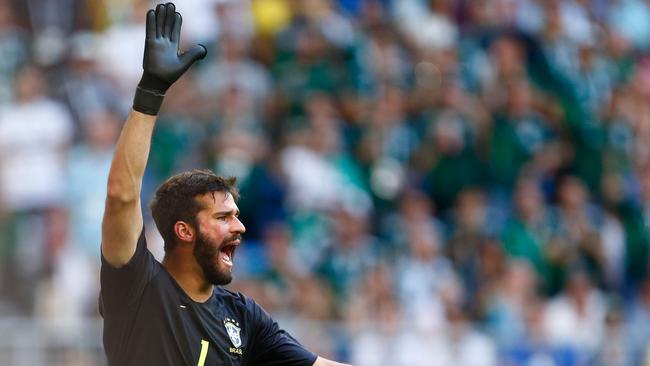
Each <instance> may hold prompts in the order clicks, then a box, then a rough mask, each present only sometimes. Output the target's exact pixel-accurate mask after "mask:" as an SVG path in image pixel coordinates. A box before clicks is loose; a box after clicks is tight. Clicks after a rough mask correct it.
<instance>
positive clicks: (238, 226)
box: [232, 217, 246, 234]
mask: <svg viewBox="0 0 650 366" xmlns="http://www.w3.org/2000/svg"><path fill="white" fill-rule="evenodd" d="M233 225H234V227H233V228H232V231H233V232H236V233H238V234H243V233H245V232H246V227H245V226H244V224H243V223H242V222H241V221H240V220H239V217H235V221H234V222H233Z"/></svg>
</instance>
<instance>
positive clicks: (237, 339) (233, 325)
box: [223, 318, 241, 348]
mask: <svg viewBox="0 0 650 366" xmlns="http://www.w3.org/2000/svg"><path fill="white" fill-rule="evenodd" d="M223 325H224V326H225V327H226V332H227V333H228V337H230V341H231V342H232V345H233V346H235V348H239V347H241V336H240V335H239V331H240V329H239V323H238V322H236V321H235V320H234V319H230V318H226V319H225V320H224V321H223Z"/></svg>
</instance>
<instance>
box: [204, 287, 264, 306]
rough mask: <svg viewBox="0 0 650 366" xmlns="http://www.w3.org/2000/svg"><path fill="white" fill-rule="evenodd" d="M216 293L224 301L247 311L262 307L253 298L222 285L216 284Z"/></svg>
mask: <svg viewBox="0 0 650 366" xmlns="http://www.w3.org/2000/svg"><path fill="white" fill-rule="evenodd" d="M214 294H215V296H216V297H217V298H219V299H220V300H221V302H222V303H224V304H227V305H228V306H232V307H235V308H238V309H240V310H243V311H246V312H253V311H256V310H257V309H259V308H260V306H259V305H258V304H257V303H256V302H255V300H253V298H251V297H249V296H246V295H244V294H243V293H241V292H239V291H231V290H228V289H225V288H223V287H221V286H215V287H214Z"/></svg>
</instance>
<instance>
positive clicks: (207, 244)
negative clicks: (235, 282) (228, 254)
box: [194, 231, 241, 286]
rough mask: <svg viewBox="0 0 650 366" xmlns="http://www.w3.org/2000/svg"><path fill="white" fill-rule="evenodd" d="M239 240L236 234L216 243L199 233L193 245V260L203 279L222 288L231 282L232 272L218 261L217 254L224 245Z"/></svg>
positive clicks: (239, 236)
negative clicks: (200, 270)
mask: <svg viewBox="0 0 650 366" xmlns="http://www.w3.org/2000/svg"><path fill="white" fill-rule="evenodd" d="M240 238H241V235H239V234H237V235H233V236H231V237H228V238H225V239H224V240H222V241H221V243H216V242H215V241H213V240H210V239H209V238H206V237H205V236H204V235H203V233H201V232H200V231H199V233H198V236H197V238H196V243H195V244H194V258H195V259H196V261H197V263H198V264H199V266H201V269H202V270H203V274H204V276H205V278H206V279H207V280H208V281H209V282H210V283H212V284H213V285H215V286H223V285H227V284H229V283H230V282H231V281H232V272H231V270H230V268H227V267H225V266H223V264H222V263H221V261H220V260H219V252H220V250H221V248H222V247H223V246H224V245H227V244H228V243H230V242H232V241H235V240H237V239H240ZM231 260H232V259H231Z"/></svg>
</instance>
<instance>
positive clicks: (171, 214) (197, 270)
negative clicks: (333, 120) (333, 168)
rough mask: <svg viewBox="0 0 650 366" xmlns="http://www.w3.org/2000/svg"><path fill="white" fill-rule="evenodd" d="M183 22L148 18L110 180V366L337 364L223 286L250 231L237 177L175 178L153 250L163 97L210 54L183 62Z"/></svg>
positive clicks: (162, 199)
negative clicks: (153, 181) (150, 226)
mask: <svg viewBox="0 0 650 366" xmlns="http://www.w3.org/2000/svg"><path fill="white" fill-rule="evenodd" d="M181 21H182V18H181V15H180V14H179V13H177V12H176V9H175V7H174V5H173V4H171V3H168V4H165V5H162V4H160V5H158V6H157V7H156V9H155V11H154V10H149V12H148V13H147V24H146V43H145V50H144V62H143V65H144V72H143V74H142V79H141V80H140V83H139V84H138V87H137V90H136V93H135V97H134V100H133V110H132V111H131V113H130V114H129V117H128V118H127V120H126V123H125V124H124V127H123V129H122V133H121V135H120V138H119V140H118V141H117V146H116V150H115V155H114V157H113V163H112V165H111V169H110V173H109V178H108V195H107V197H106V209H105V213H104V220H103V224H102V268H101V292H100V304H99V305H100V312H101V314H102V316H103V317H104V348H105V350H106V355H107V357H108V362H109V365H115V366H129V365H138V366H142V365H157V366H159V365H170V366H179V365H188V366H190V365H191V366H196V365H198V366H203V365H215V366H216V365H300V366H302V365H304V366H312V365H315V366H335V365H341V364H339V363H336V362H333V361H329V360H326V359H324V358H322V357H318V356H317V355H315V354H313V353H311V352H310V351H308V350H307V349H305V347H303V346H302V345H301V344H300V343H298V342H297V341H296V340H295V339H294V338H293V337H291V335H289V334H288V333H287V332H285V331H283V330H282V329H281V328H280V327H279V326H278V324H277V323H276V322H274V321H273V319H271V317H270V316H269V315H268V314H267V313H266V312H265V311H264V310H263V309H262V308H261V307H260V306H259V305H257V304H256V303H255V302H254V301H253V300H251V299H249V298H248V297H246V296H244V295H242V294H239V293H233V292H231V291H228V290H225V289H223V288H222V287H221V286H222V285H225V284H228V283H229V282H230V281H231V279H232V266H233V261H234V257H235V252H236V251H237V247H238V246H239V245H240V244H241V238H242V234H243V233H244V231H245V228H244V225H243V224H242V223H241V222H240V221H239V218H238V215H239V209H238V208H237V203H236V202H237V196H238V193H237V188H236V187H235V181H234V179H227V178H224V177H220V176H217V175H215V174H213V173H212V172H209V171H203V170H195V171H190V172H185V173H181V174H178V175H175V176H173V177H171V178H169V179H168V180H167V181H166V182H165V183H163V184H162V185H161V186H160V187H159V188H158V190H157V191H156V194H155V197H154V200H153V202H152V204H151V212H152V216H153V218H154V221H155V222H156V226H157V227H158V230H159V231H160V234H161V235H162V237H163V239H164V241H165V258H164V260H163V262H162V263H159V262H157V261H156V260H155V259H154V257H153V256H152V254H151V253H150V252H149V250H148V249H147V244H146V240H145V237H144V224H143V218H142V211H141V208H140V207H141V205H140V190H141V187H142V177H143V174H144V170H145V166H146V163H147V157H148V155H149V147H150V144H151V135H152V132H153V129H154V126H155V124H156V116H157V114H158V111H159V109H160V105H161V104H162V101H163V98H164V96H165V92H166V91H167V89H168V88H169V87H170V86H171V85H172V84H173V83H174V82H175V81H176V80H177V79H178V78H179V77H180V76H181V75H182V74H183V73H184V72H185V71H186V70H187V69H188V68H189V67H190V66H191V65H192V63H194V62H195V61H197V60H199V59H201V58H203V57H205V55H206V50H205V48H204V47H203V46H200V45H197V46H194V47H192V48H191V49H189V50H188V51H187V52H185V53H180V54H179V52H178V44H179V36H180V31H181Z"/></svg>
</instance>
